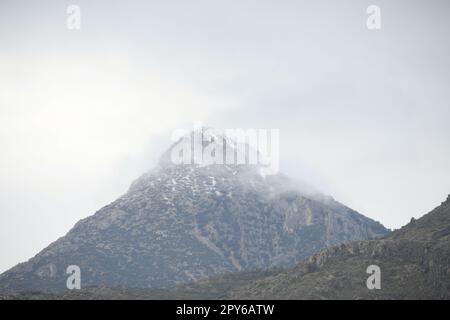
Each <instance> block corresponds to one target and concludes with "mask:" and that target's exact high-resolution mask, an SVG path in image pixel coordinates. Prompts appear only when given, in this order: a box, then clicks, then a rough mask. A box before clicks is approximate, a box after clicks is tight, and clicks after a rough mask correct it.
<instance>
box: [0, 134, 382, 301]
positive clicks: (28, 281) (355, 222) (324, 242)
mask: <svg viewBox="0 0 450 320" xmlns="http://www.w3.org/2000/svg"><path fill="white" fill-rule="evenodd" d="M201 134H202V139H201V140H200V143H201V144H202V145H203V146H205V145H210V144H211V143H217V144H219V145H220V147H221V148H222V147H225V146H226V145H227V144H228V143H230V141H229V139H228V138H220V139H218V138H217V135H216V134H210V133H208V131H207V130H204V129H202V132H201ZM172 148H174V146H172ZM172 148H171V149H169V150H168V152H166V153H165V154H164V155H163V156H162V158H161V161H160V163H159V164H158V166H157V167H156V168H155V169H154V170H152V171H150V172H148V173H147V174H145V175H143V176H142V177H140V178H139V179H138V180H136V181H135V182H134V183H133V184H132V186H131V187H130V189H129V191H128V192H127V193H126V194H124V195H123V196H121V197H120V198H119V199H117V200H116V201H114V202H113V203H111V204H109V205H107V206H105V207H103V208H102V209H100V210H99V211H98V212H96V213H95V214H94V215H93V216H90V217H88V218H86V219H83V220H81V221H79V222H78V223H77V224H76V225H75V226H74V227H73V228H72V230H70V231H69V232H68V233H67V235H66V236H64V237H62V238H60V239H58V240H57V241H55V242H54V243H52V244H51V245H49V246H48V247H47V248H46V249H44V250H43V251H41V252H40V253H39V254H37V255H36V256H35V257H33V258H32V259H30V260H29V261H28V262H25V263H21V264H19V265H17V266H16V267H14V268H12V269H11V270H9V271H7V272H5V273H4V274H2V275H1V276H0V291H3V292H20V291H29V290H35V291H36V290H37V291H48V290H60V289H64V288H65V287H66V279H67V277H68V275H66V274H65V270H66V268H67V266H69V265H78V266H79V267H80V268H81V282H82V286H83V287H85V286H92V285H97V286H98V285H104V286H110V287H115V286H122V287H141V288H148V287H151V288H159V287H170V286H174V285H177V284H180V283H187V282H192V281H195V280H198V279H201V278H205V277H209V276H212V275H216V274H222V273H226V272H236V271H244V270H253V269H256V268H268V267H274V266H290V265H294V264H296V263H298V262H299V261H301V260H302V259H304V258H305V257H307V256H310V255H312V254H314V253H315V252H317V251H319V250H320V249H322V248H324V247H327V246H330V245H335V244H339V243H344V242H349V241H352V240H363V239H369V238H376V237H379V236H382V235H384V234H386V233H387V231H388V230H386V229H385V228H384V227H383V226H382V225H381V224H379V223H378V222H375V221H373V220H371V219H368V218H366V217H364V216H363V215H361V214H359V213H357V212H355V211H353V210H351V209H349V208H347V207H345V206H344V205H342V204H340V203H338V202H336V201H334V200H333V199H332V198H330V197H325V196H321V195H311V194H305V193H302V192H299V191H296V190H295V188H294V187H292V186H291V185H290V182H289V179H287V178H286V177H284V176H282V175H280V174H276V175H264V174H262V169H263V168H261V166H258V165H250V164H246V165H219V164H216V165H214V164H211V165H194V164H192V165H191V164H178V165H175V164H173V163H172V162H171V161H169V156H168V155H169V154H170V151H171V150H172Z"/></svg>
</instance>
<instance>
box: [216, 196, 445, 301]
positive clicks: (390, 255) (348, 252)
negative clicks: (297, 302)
mask: <svg viewBox="0 0 450 320" xmlns="http://www.w3.org/2000/svg"><path fill="white" fill-rule="evenodd" d="M369 265H377V266H379V267H380V275H381V278H380V279H381V289H379V290H378V289H374V290H369V289H367V286H366V280H367V278H368V277H369V274H367V273H366V269H367V267H368V266H369ZM239 278H240V276H239V275H235V281H234V282H235V283H238V284H239V285H236V286H235V287H232V288H230V289H229V290H227V292H224V293H222V294H224V295H226V297H228V298H234V299H450V195H449V196H448V198H447V200H446V201H445V202H443V203H442V204H441V205H440V206H439V207H437V208H435V209H434V210H433V211H431V212H430V213H428V214H427V215H425V216H423V217H422V218H420V219H418V220H415V219H412V220H411V222H410V223H409V224H408V225H406V226H405V227H403V228H401V229H400V230H396V231H394V232H393V233H391V234H390V235H388V236H386V237H384V238H383V239H379V240H372V241H357V242H353V243H349V244H341V245H338V246H335V247H332V248H327V249H324V250H322V251H320V252H319V253H317V254H315V255H313V256H311V257H310V258H308V259H307V260H306V261H305V262H304V263H301V264H299V265H298V266H296V267H295V268H292V269H289V270H286V271H283V272H279V273H277V274H275V275H269V276H263V277H259V278H258V279H254V280H252V281H247V282H245V283H242V282H239V281H237V279H239Z"/></svg>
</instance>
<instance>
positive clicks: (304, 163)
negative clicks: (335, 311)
mask: <svg viewBox="0 0 450 320" xmlns="http://www.w3.org/2000/svg"><path fill="white" fill-rule="evenodd" d="M69 4H77V5H79V6H80V8H81V30H79V31H70V30H68V29H67V28H66V18H67V14H66V8H67V6H68V5H69ZM370 4H376V5H378V6H380V7H381V19H382V27H381V30H378V31H373V30H372V31H370V30H368V29H367V28H366V18H367V15H366V8H367V6H368V5H370ZM449 39H450V2H449V1H446V0H442V1H439V0H433V1H426V0H422V1H406V0H405V1H400V0H390V1H374V0H371V1H361V0H352V1H331V0H330V1H309V2H306V1H263V0H258V1H256V0H255V1H245V0H244V1H243V0H239V1H231V0H227V1H130V0H127V1H125V0H122V1H112V0H105V1H98V0H97V1H93V0H90V1H82V0H73V1H60V0H59V1H56V0H55V1H43V0H34V1H31V0H29V1H20V0H19V1H18V0H14V1H12V0H11V1H8V0H6V1H5V0H0V150H1V153H0V272H1V271H5V270H6V269H8V268H10V267H12V266H13V265H15V264H16V263H18V262H21V261H24V260H27V259H28V258H30V257H32V256H33V255H34V254H36V253H37V252H38V251H39V250H41V249H43V248H44V247H45V246H47V245H48V244H49V243H50V242H52V241H54V240H55V239H56V238H58V237H60V236H62V235H64V234H65V233H66V232H67V231H68V230H69V229H70V228H71V227H72V226H73V224H74V223H76V222H77V221H78V220H79V219H81V218H84V217H86V216H88V215H91V214H93V213H94V212H95V211H96V210H97V209H99V208H100V207H101V206H103V205H105V204H107V203H109V202H111V201H113V200H114V199H115V198H116V197H117V196H119V195H120V194H122V193H124V192H125V191H126V190H127V188H128V185H129V184H130V182H131V181H132V180H133V179H135V178H136V177H137V176H139V175H140V174H141V173H143V172H144V171H147V170H149V169H151V167H152V166H153V165H154V164H155V161H156V159H157V157H158V156H159V155H160V154H161V152H162V151H163V150H164V149H165V148H166V147H168V146H169V144H170V140H169V137H170V133H171V132H172V130H174V129H176V128H179V127H180V126H182V127H185V128H189V126H191V125H192V122H193V121H195V120H201V121H203V123H204V124H205V125H212V126H215V127H218V128H222V129H224V128H267V129H269V128H277V129H280V153H281V166H282V171H284V172H285V173H287V174H289V175H291V176H293V177H295V178H297V179H302V180H304V181H306V182H308V183H311V184H313V185H315V186H317V187H318V188H319V189H321V190H323V191H324V192H326V193H328V194H331V195H332V196H334V197H335V198H336V199H337V200H339V201H341V202H343V203H345V204H346V205H348V206H350V207H352V208H354V209H356V210H358V211H360V212H361V213H363V214H365V215H367V216H369V217H371V218H373V219H376V220H378V221H380V222H382V223H383V224H384V225H386V226H387V227H390V228H398V227H400V226H401V225H404V224H405V223H407V222H408V221H409V220H410V218H411V217H412V216H414V217H420V216H421V215H423V214H424V213H426V212H428V211H430V210H431V209H432V208H433V207H435V206H437V205H439V204H440V202H441V201H442V200H444V199H445V197H446V196H447V194H448V193H450V166H449V163H450V148H449V137H450V125H449V123H450V105H449V103H450V90H449V89H450V87H449V85H450V61H449V58H448V57H449V56H450V45H449Z"/></svg>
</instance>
